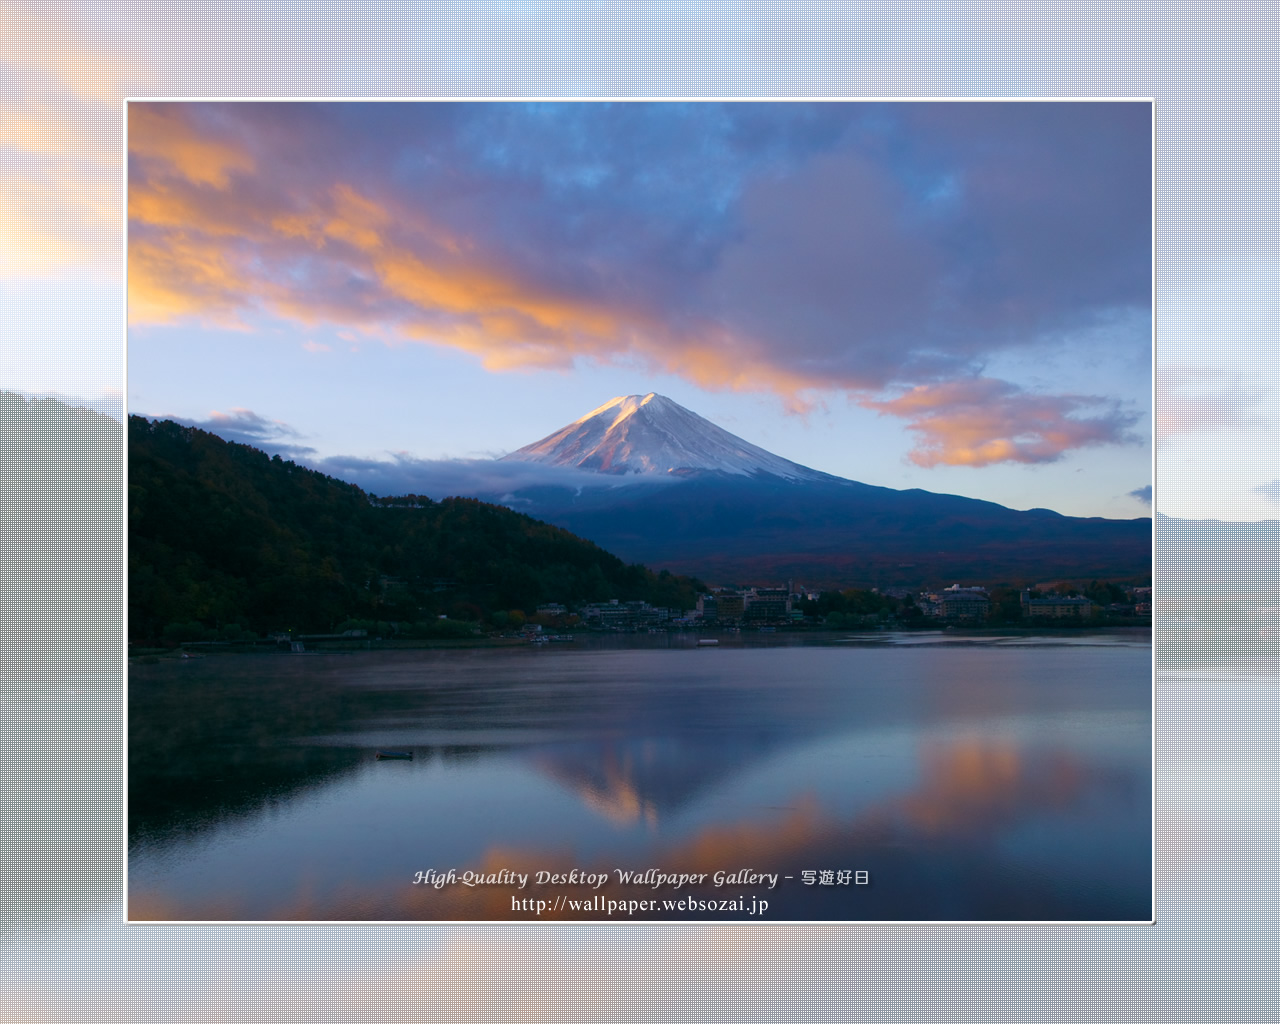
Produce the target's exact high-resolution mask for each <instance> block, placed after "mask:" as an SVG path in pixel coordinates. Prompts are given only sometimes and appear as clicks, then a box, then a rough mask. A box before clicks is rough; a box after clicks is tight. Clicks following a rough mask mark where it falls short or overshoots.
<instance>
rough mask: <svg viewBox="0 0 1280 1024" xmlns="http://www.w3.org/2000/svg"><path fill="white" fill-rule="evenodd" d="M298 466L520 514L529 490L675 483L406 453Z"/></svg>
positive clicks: (373, 487)
mask: <svg viewBox="0 0 1280 1024" xmlns="http://www.w3.org/2000/svg"><path fill="white" fill-rule="evenodd" d="M273 451H274V449H273ZM299 461H301V462H303V463H304V464H305V465H307V466H309V467H310V468H311V469H315V470H318V471H319V472H321V473H325V474H328V475H329V476H333V477H337V478H338V479H340V480H346V481H347V482H348V483H353V484H356V485H357V486H359V487H361V488H363V489H364V490H366V491H368V492H370V493H372V494H379V495H398V494H422V495H426V496H427V497H430V498H435V499H437V500H438V499H440V498H447V497H454V496H459V495H461V496H466V497H483V498H486V499H487V500H490V501H498V502H501V503H505V504H509V505H510V506H511V507H512V508H514V509H515V510H516V511H520V503H519V502H518V501H515V500H514V499H513V495H514V492H516V491H520V490H524V489H526V488H534V487H567V488H570V489H572V490H575V491H576V490H581V489H582V488H584V487H591V488H601V487H605V486H624V485H625V486H633V487H636V486H665V485H667V484H669V483H670V482H671V481H670V479H669V478H668V477H666V476H663V475H661V474H658V475H655V476H651V477H650V476H646V477H629V478H627V480H626V481H625V483H624V484H623V483H610V482H609V480H608V479H607V478H602V477H601V476H600V474H599V473H592V472H589V471H586V470H580V469H572V468H568V467H563V466H546V465H541V464H539V463H530V462H502V461H497V460H494V459H419V458H415V457H413V456H411V455H407V454H404V453H392V454H391V455H390V457H389V458H385V459H370V458H360V457H356V456H350V455H335V456H329V457H326V458H319V459H317V458H307V457H304V458H301V459H299Z"/></svg>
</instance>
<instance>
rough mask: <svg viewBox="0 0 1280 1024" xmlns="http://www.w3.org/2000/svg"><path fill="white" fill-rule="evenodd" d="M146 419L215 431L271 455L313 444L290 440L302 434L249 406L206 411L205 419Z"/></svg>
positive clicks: (295, 452)
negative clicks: (301, 443)
mask: <svg viewBox="0 0 1280 1024" xmlns="http://www.w3.org/2000/svg"><path fill="white" fill-rule="evenodd" d="M147 418H148V419H169V420H173V421H174V422H175V423H181V424H183V425H184V426H188V427H197V428H198V429H200V430H207V431H208V432H209V433H211V434H217V435H218V436H219V437H221V438H223V439H224V440H227V441H234V442H236V443H237V444H247V445H250V446H252V447H254V448H262V449H264V450H266V451H267V452H268V453H269V454H272V455H290V456H291V457H292V456H306V455H310V454H313V453H314V452H315V449H314V448H308V447H306V446H303V445H295V444H292V443H291V442H290V441H289V440H288V439H290V438H299V437H301V436H302V435H301V434H300V433H299V432H298V431H297V430H295V429H294V428H293V427H291V426H289V424H287V423H285V422H283V421H281V420H271V419H267V418H266V417H265V416H260V415H259V414H258V413H256V412H254V411H253V410H252V409H243V408H238V407H237V408H233V409H232V410H231V411H230V412H219V411H218V410H217V409H215V410H213V411H212V412H211V413H209V418H208V419H205V420H192V419H186V418H184V417H181V416H148V417H147Z"/></svg>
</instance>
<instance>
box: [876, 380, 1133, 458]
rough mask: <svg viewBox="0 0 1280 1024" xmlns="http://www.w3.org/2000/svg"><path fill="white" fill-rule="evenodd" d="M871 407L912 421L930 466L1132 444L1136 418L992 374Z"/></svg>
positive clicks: (919, 451) (917, 454)
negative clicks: (1023, 386)
mask: <svg viewBox="0 0 1280 1024" xmlns="http://www.w3.org/2000/svg"><path fill="white" fill-rule="evenodd" d="M864 404H865V405H866V406H867V407H868V408H871V409H875V410H877V411H879V412H882V413H887V414H889V415H891V416H899V417H901V418H903V419H905V420H906V421H907V427H908V429H909V430H911V431H912V432H914V433H915V435H916V437H917V444H916V447H915V449H914V450H913V451H912V452H911V454H910V459H911V461H912V462H914V463H915V464H916V465H918V466H925V467H930V466H937V465H948V466H989V465H992V464H994V463H998V462H1021V463H1041V462H1053V461H1055V460H1057V459H1059V458H1061V457H1062V456H1063V455H1065V454H1066V453H1067V452H1068V451H1071V450H1072V449H1075V448H1084V447H1088V446H1090V445H1098V444H1116V443H1121V442H1124V441H1126V440H1129V435H1128V429H1129V427H1131V426H1132V425H1133V422H1134V420H1135V417H1134V416H1132V415H1130V414H1128V413H1124V412H1121V411H1120V410H1118V409H1116V408H1115V407H1114V405H1113V404H1111V403H1105V402H1101V401H1100V400H1098V399H1093V398H1088V397H1082V396H1073V395H1042V394H1035V393H1032V392H1028V391H1023V390H1021V389H1020V388H1018V387H1017V386H1016V385H1013V384H1010V383H1009V382H1007V381H1002V380H995V379H992V378H988V377H972V378H966V379H963V380H953V381H947V382H944V383H941V384H922V385H919V386H918V387H915V388H912V389H911V390H910V391H907V392H906V393H905V394H902V395H900V396H898V397H897V398H893V399H890V400H887V401H878V400H868V401H866V402H865V403H864ZM1099 406H1102V407H1103V408H1102V411H1096V410H1097V409H1098V408H1099ZM1091 409H1092V410H1095V411H1094V412H1093V414H1092V415H1089V411H1090V410H1091ZM1082 413H1084V414H1083V415H1082Z"/></svg>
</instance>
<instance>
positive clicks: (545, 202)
mask: <svg viewBox="0 0 1280 1024" xmlns="http://www.w3.org/2000/svg"><path fill="white" fill-rule="evenodd" d="M129 154H130V160H129V223H130V246H129V312H130V322H131V324H133V325H134V326H143V325H147V324H166V323H178V322H183V321H189V320H194V321H197V322H204V323H209V324H218V325H222V326H245V325H246V324H248V323H251V322H255V321H256V320H257V319H258V318H262V317H266V318H274V319H279V320H284V321H286V322H290V323H294V324H302V325H306V326H312V325H316V324H331V325H337V326H339V327H342V328H344V329H347V330H354V331H357V332H361V333H368V334H371V335H375V336H379V335H380V336H384V337H387V338H392V339H409V340H413V341H417V342H421V343H425V344H431V345H439V346H446V347H450V348H455V349H460V350H462V351H465V352H469V353H472V354H473V355H474V356H475V357H476V358H477V359H479V360H480V361H481V362H482V364H483V365H484V366H485V367H486V368H488V369H490V370H493V371H511V370H528V369H547V368H558V369H564V368H568V367H571V366H574V365H577V364H581V363H596V364H629V365H641V366H643V367H645V368H646V369H648V370H653V371H657V372H661V373H671V374H678V375H680V376H683V377H684V378H685V379H687V380H689V381H692V382H694V383H695V384H697V385H699V386H700V387H702V388H705V389H709V390H738V391H771V392H773V393H775V394H777V395H779V396H781V397H782V398H783V399H784V401H785V402H786V403H787V404H788V406H789V407H791V408H793V409H804V408H807V407H810V406H811V405H812V404H813V402H814V401H817V400H820V398H821V397H822V396H824V395H829V394H832V393H841V392H843V393H845V394H847V395H850V396H852V397H855V399H869V400H872V401H879V405H878V406H877V407H878V408H880V410H881V411H882V412H885V413H887V414H890V415H897V414H898V412H897V410H898V409H899V405H898V404H897V403H896V402H895V401H893V400H887V399H885V395H888V394H893V393H897V392H900V391H902V390H903V389H912V388H917V387H922V386H923V387H927V388H934V387H941V386H944V385H946V384H947V383H948V382H950V381H957V380H960V381H963V380H967V379H970V378H972V377H974V376H975V375H976V374H978V373H980V372H981V367H982V365H983V363H984V362H985V360H987V359H988V358H989V357H990V356H991V355H992V354H993V353H997V352H1000V351H1003V350H1006V349H1022V350H1027V351H1032V352H1034V351H1037V350H1043V351H1045V352H1051V353H1053V354H1057V353H1060V352H1061V351H1062V348H1063V344H1064V339H1066V338H1069V337H1071V336H1072V334H1073V332H1079V331H1086V330H1088V329H1089V328H1090V327H1092V326H1096V325H1097V324H1099V323H1103V322H1115V320H1116V317H1117V314H1118V313H1121V312H1132V311H1135V310H1139V311H1149V307H1150V223H1149V213H1150V180H1149V177H1150V176H1149V169H1150V138H1149V107H1148V106H1147V105H1145V104H1140V103H1139V104H1049V105H1043V106H1042V105H1037V104H1025V105H1004V104H984V105H969V104H958V105H952V104H944V105H931V104H925V105H919V106H917V105H876V104H823V105H804V104H800V105H793V104H785V105H777V104H744V105H716V104H706V105H702V104H692V105H680V104H675V105H668V104H628V105H621V106H616V107H613V106H609V105H599V104H465V105H457V104H448V103H443V104H439V103H436V104H374V105H343V104H300V105H288V104H185V103H178V104H131V105H130V108H129ZM1139 335H1141V332H1140V331H1135V332H1134V337H1133V338H1128V337H1127V336H1126V339H1125V340H1126V341H1131V342H1132V343H1133V344H1134V345H1136V346H1145V345H1146V344H1147V343H1148V339H1147V337H1146V336H1145V335H1143V336H1139ZM1058 401H1059V403H1060V409H1059V416H1058V418H1059V419H1064V418H1065V416H1066V413H1067V412H1068V411H1070V410H1072V409H1074V408H1076V405H1075V404H1074V403H1075V402H1076V400H1074V399H1072V398H1070V397H1067V396H1060V397H1059V399H1058ZM970 422H971V425H976V424H977V420H976V419H971V421H970ZM1082 422H1088V423H1093V424H1094V426H1095V427H1096V426H1098V423H1096V422H1095V421H1080V420H1078V419H1076V420H1072V421H1070V422H1069V423H1067V424H1066V425H1065V427H1064V428H1063V429H1061V430H1058V431H1056V433H1055V438H1054V439H1049V440H1047V441H1045V442H1044V443H1038V442H1028V443H1024V444H1021V445H1015V446H1014V447H1013V448H1002V443H1003V442H1005V441H1007V438H1005V437H1003V436H1002V435H990V436H987V437H983V438H977V437H974V438H971V439H970V441H967V442H966V446H967V449H968V450H969V451H970V452H971V453H972V457H971V459H970V461H969V463H968V464H971V465H985V464H988V463H990V462H992V461H1007V460H1008V459H1010V458H1011V459H1013V460H1014V461H1045V460H1046V459H1047V458H1053V457H1057V454H1060V453H1061V451H1062V450H1065V447H1071V446H1073V445H1076V444H1077V443H1085V444H1088V443H1096V441H1097V436H1095V434H1094V433H1091V432H1090V431H1089V430H1088V429H1086V427H1084V426H1082V425H1081V424H1082ZM914 429H924V428H923V427H922V426H916V427H915V428H914ZM1046 445H1047V447H1046ZM1063 446H1065V447H1063ZM926 447H927V448H928V449H929V450H934V449H939V445H938V444H936V443H934V442H932V441H931V442H929V443H928V444H927V445H926ZM947 448H948V446H946V445H942V446H941V450H947ZM1005 450H1007V451H1008V452H1009V454H1006V455H1002V454H1001V452H1002V451H1005ZM984 452H985V453H986V454H983V453H984ZM946 458H950V456H949V455H948V456H946ZM944 460H945V459H944ZM936 461H938V460H934V461H928V460H926V461H922V462H921V464H922V465H932V464H934V463H935V462H936Z"/></svg>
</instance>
